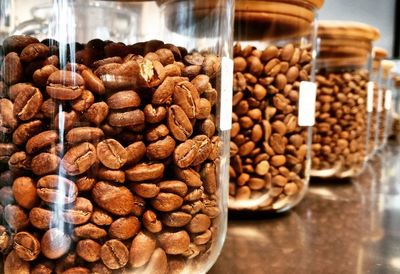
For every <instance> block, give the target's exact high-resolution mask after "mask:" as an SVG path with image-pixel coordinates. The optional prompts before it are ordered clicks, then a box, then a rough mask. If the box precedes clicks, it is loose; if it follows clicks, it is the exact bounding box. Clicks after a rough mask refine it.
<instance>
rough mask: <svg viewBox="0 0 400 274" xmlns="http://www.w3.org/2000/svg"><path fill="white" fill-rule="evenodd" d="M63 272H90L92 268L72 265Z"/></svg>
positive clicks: (78, 273)
mask: <svg viewBox="0 0 400 274" xmlns="http://www.w3.org/2000/svg"><path fill="white" fill-rule="evenodd" d="M63 274H90V270H89V269H87V268H85V267H80V266H76V267H71V268H68V269H67V270H65V271H64V272H63Z"/></svg>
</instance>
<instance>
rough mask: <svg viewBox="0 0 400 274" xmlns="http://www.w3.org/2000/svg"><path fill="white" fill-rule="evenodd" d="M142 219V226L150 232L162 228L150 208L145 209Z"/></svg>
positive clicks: (156, 231) (158, 230)
mask: <svg viewBox="0 0 400 274" xmlns="http://www.w3.org/2000/svg"><path fill="white" fill-rule="evenodd" d="M142 221H143V225H144V227H145V228H146V229H147V230H148V231H150V232H152V233H158V232H160V231H161V230H162V223H161V221H159V220H158V219H157V215H156V213H154V211H152V210H146V212H145V213H144V214H143V218H142Z"/></svg>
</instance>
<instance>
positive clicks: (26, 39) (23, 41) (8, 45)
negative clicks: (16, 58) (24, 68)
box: [3, 35, 39, 54]
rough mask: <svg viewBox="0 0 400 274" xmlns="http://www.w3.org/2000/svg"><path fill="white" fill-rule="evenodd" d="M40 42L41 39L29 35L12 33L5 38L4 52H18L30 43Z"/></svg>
mask: <svg viewBox="0 0 400 274" xmlns="http://www.w3.org/2000/svg"><path fill="white" fill-rule="evenodd" d="M33 43H39V40H38V39H36V38H34V37H32V36H28V35H11V36H8V37H7V38H5V39H4V41H3V47H4V52H5V53H8V52H11V51H14V52H16V53H18V54H20V53H21V51H22V50H23V49H24V48H25V47H26V46H28V45H29V44H33Z"/></svg>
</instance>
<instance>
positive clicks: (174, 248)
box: [157, 230, 190, 255]
mask: <svg viewBox="0 0 400 274" xmlns="http://www.w3.org/2000/svg"><path fill="white" fill-rule="evenodd" d="M157 239H158V242H159V244H160V246H161V248H162V249H164V251H165V253H167V254H170V255H178V254H182V253H183V252H185V251H186V250H187V249H188V248H189V243H190V237H189V234H188V233H187V232H186V231H184V230H181V231H178V232H163V233H161V234H159V235H158V237H157Z"/></svg>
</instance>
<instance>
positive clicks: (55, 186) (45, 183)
mask: <svg viewBox="0 0 400 274" xmlns="http://www.w3.org/2000/svg"><path fill="white" fill-rule="evenodd" d="M36 187H37V194H38V196H39V197H40V199H42V200H43V201H44V202H47V203H61V204H69V203H72V202H74V201H75V200H76V197H77V195H78V188H77V187H76V185H75V183H74V182H72V181H70V180H68V179H67V178H64V177H61V176H58V175H47V176H45V177H42V178H40V179H39V181H38V182H37V186H36Z"/></svg>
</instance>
